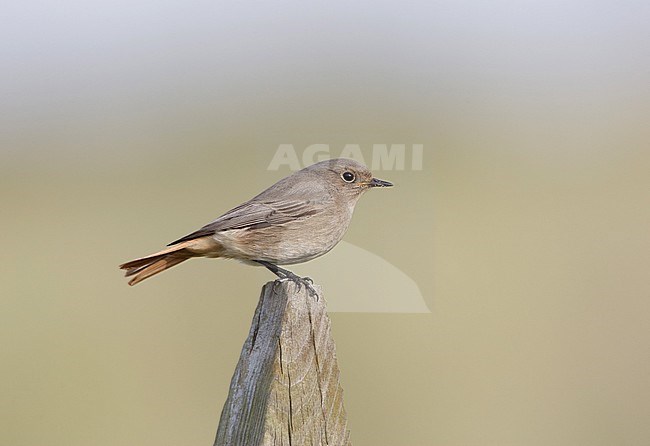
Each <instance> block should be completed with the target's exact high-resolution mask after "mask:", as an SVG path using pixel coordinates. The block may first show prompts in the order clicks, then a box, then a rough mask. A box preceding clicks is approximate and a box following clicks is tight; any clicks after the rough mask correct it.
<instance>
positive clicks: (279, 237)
mask: <svg viewBox="0 0 650 446" xmlns="http://www.w3.org/2000/svg"><path fill="white" fill-rule="evenodd" d="M392 186H393V184H392V183H390V182H388V181H384V180H379V179H377V178H374V177H373V175H372V173H371V172H370V170H369V169H368V168H367V167H366V166H365V165H363V164H362V163H360V162H358V161H355V160H352V159H347V158H336V159H329V160H324V161H321V162H318V163H315V164H312V165H310V166H308V167H305V168H304V169H302V170H298V171H296V172H294V173H292V174H291V175H289V176H287V177H285V178H283V179H281V180H280V181H278V182H277V183H275V184H274V185H272V186H271V187H269V188H268V189H266V190H264V191H263V192H261V193H260V194H258V195H256V196H255V197H253V198H251V199H250V200H248V201H246V202H244V203H242V204H240V205H239V206H237V207H235V208H233V209H231V210H229V211H228V212H226V213H225V214H223V215H221V216H220V217H218V218H217V219H216V220H214V221H212V222H211V223H208V224H206V225H205V226H203V227H201V228H200V229H198V230H196V231H194V232H192V233H190V234H188V235H186V236H184V237H181V238H179V239H178V240H175V241H173V242H171V243H169V244H168V245H167V247H166V248H165V249H162V250H161V251H158V252H155V253H153V254H150V255H148V256H145V257H140V258H137V259H134V260H131V261H128V262H125V263H123V264H121V265H119V268H120V269H122V270H125V276H126V277H130V280H129V281H128V284H129V285H136V284H138V283H140V282H142V281H143V280H145V279H148V278H150V277H152V276H154V275H156V274H159V273H161V272H163V271H165V270H167V269H169V268H171V267H173V266H176V265H178V264H180V263H182V262H185V261H186V260H189V259H191V258H194V257H207V258H224V259H237V260H239V261H241V262H243V263H246V264H249V265H255V266H260V265H261V266H264V267H266V268H267V269H268V270H269V271H271V272H273V273H274V274H275V275H276V276H277V277H279V278H287V279H290V280H292V281H294V282H297V283H299V284H300V283H305V280H306V281H307V282H306V283H307V285H309V284H310V283H311V279H309V278H302V277H299V276H297V275H296V274H294V273H292V272H291V271H289V270H287V269H285V268H282V267H281V266H280V265H282V266H286V265H294V264H297V263H303V262H307V261H309V260H312V259H315V258H317V257H320V256H322V255H324V254H326V253H327V252H329V251H330V250H331V249H332V248H334V247H335V246H336V245H337V244H338V242H339V241H340V240H341V239H342V238H343V235H344V234H345V232H346V230H347V229H348V226H349V225H350V221H351V219H352V214H353V212H354V208H355V206H356V204H357V202H358V200H359V198H360V197H361V196H362V195H363V194H364V193H365V192H366V191H368V190H370V189H374V188H384V187H392Z"/></svg>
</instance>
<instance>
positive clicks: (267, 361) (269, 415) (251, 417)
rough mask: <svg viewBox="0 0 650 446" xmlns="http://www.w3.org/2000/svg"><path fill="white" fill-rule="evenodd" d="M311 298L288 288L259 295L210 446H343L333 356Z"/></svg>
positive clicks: (267, 288)
mask: <svg viewBox="0 0 650 446" xmlns="http://www.w3.org/2000/svg"><path fill="white" fill-rule="evenodd" d="M314 288H315V290H316V291H317V293H318V298H315V297H314V296H313V295H310V294H309V292H308V291H307V290H306V289H305V287H304V286H303V287H300V288H299V287H298V286H297V285H296V284H295V283H294V282H291V281H289V280H286V279H283V280H276V281H275V282H268V283H267V284H266V285H264V287H263V288H262V293H261V296H260V301H259V303H258V305H257V309H256V310H255V316H254V317H253V323H252V325H251V329H250V332H249V334H248V338H247V339H246V342H245V343H244V347H243V348H242V351H241V355H240V357H239V362H238V364H237V367H236V368H235V373H234V375H233V377H232V381H231V383H230V391H229V393H228V399H227V400H226V403H225V404H224V406H223V411H222V412H221V419H220V421H219V428H218V429H217V438H216V440H215V443H214V444H215V446H267V445H268V446H271V445H287V446H289V445H293V446H302V445H314V446H318V445H328V446H350V445H351V443H350V433H349V431H348V429H347V416H346V413H345V409H344V407H343V390H342V389H341V386H340V384H339V368H338V364H337V361H336V348H335V345H334V341H333V339H332V336H331V333H330V319H329V317H328V315H327V311H326V306H325V299H323V297H322V293H321V289H320V287H318V286H314Z"/></svg>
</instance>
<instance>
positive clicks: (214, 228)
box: [167, 200, 323, 246]
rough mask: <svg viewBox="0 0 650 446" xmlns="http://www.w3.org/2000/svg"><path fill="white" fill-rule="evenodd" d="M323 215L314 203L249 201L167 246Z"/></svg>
mask: <svg viewBox="0 0 650 446" xmlns="http://www.w3.org/2000/svg"><path fill="white" fill-rule="evenodd" d="M321 212H323V207H322V206H319V205H318V204H317V203H315V202H314V201H298V200H287V201H276V202H263V201H249V202H246V203H244V204H242V205H240V206H237V207H236V208H234V209H231V210H230V211H228V212H226V213H225V214H223V215H222V216H221V217H219V218H217V219H216V220H215V221H213V222H212V223H208V224H207V225H205V226H203V227H202V228H201V229H199V230H198V231H194V232H192V233H191V234H188V235H186V236H185V237H182V238H180V239H178V240H175V241H173V242H171V243H169V244H168V245H167V246H171V245H175V244H177V243H181V242H185V241H187V240H192V239H196V238H199V237H204V236H206V235H212V234H215V233H217V232H220V231H228V230H231V229H260V228H265V227H268V226H273V225H281V224H283V223H287V222H290V221H293V220H297V219H304V218H309V217H311V216H313V215H316V214H319V213H321Z"/></svg>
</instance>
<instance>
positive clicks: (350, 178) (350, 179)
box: [341, 172, 355, 183]
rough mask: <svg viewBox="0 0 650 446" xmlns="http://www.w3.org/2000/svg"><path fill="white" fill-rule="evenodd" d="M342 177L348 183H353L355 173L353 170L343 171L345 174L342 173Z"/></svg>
mask: <svg viewBox="0 0 650 446" xmlns="http://www.w3.org/2000/svg"><path fill="white" fill-rule="evenodd" d="M341 178H343V180H344V181H345V182H346V183H351V182H353V181H354V179H355V176H354V174H353V173H352V172H343V175H341Z"/></svg>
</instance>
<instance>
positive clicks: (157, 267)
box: [120, 240, 205, 285]
mask: <svg viewBox="0 0 650 446" xmlns="http://www.w3.org/2000/svg"><path fill="white" fill-rule="evenodd" d="M201 242H202V241H201V240H188V241H186V242H183V243H179V244H177V245H173V246H170V247H169V248H167V249H163V250H162V251H159V252H157V253H155V254H151V255H148V256H146V257H140V258H139V259H135V260H131V261H130V262H126V263H123V264H121V265H120V269H123V270H126V274H125V276H126V277H131V276H133V277H132V278H131V279H130V280H129V285H135V284H137V283H140V282H142V281H143V280H144V279H148V278H149V277H151V276H155V275H156V274H158V273H161V272H163V271H165V270H166V269H169V268H171V267H172V266H176V265H178V264H179V263H181V262H184V261H186V260H187V259H190V258H192V257H202V256H203V255H204V254H205V253H204V252H202V251H204V249H202V248H204V247H203V246H201ZM204 244H205V243H204Z"/></svg>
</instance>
